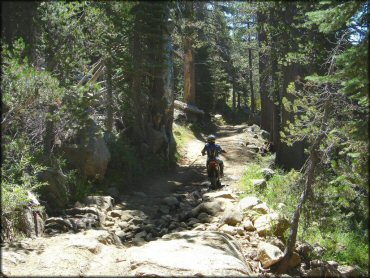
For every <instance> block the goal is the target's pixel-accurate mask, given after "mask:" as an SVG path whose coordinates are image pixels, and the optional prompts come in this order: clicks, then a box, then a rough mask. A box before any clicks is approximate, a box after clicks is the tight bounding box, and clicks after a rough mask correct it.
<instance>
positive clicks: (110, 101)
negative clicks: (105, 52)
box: [105, 59, 113, 133]
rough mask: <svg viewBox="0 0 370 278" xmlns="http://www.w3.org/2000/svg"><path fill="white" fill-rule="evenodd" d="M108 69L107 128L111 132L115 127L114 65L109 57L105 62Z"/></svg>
mask: <svg viewBox="0 0 370 278" xmlns="http://www.w3.org/2000/svg"><path fill="white" fill-rule="evenodd" d="M105 64H106V65H105V66H106V69H107V119H106V129H107V131H108V132H109V133H111V132H112V129H113V91H112V65H111V60H110V59H108V60H107V62H106V63H105Z"/></svg>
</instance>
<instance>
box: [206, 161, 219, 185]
mask: <svg viewBox="0 0 370 278" xmlns="http://www.w3.org/2000/svg"><path fill="white" fill-rule="evenodd" d="M207 172H208V177H209V181H210V182H211V189H216V188H219V187H221V181H220V165H218V162H217V160H215V159H212V160H210V161H209V163H208V169H207Z"/></svg>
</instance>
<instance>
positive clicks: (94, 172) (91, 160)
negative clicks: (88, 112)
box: [62, 122, 111, 180]
mask: <svg viewBox="0 0 370 278" xmlns="http://www.w3.org/2000/svg"><path fill="white" fill-rule="evenodd" d="M98 131H99V128H98V126H97V124H95V123H94V122H91V123H90V126H89V127H88V128H87V129H86V130H84V131H82V132H80V133H79V134H78V135H77V136H76V138H74V140H75V141H76V142H77V144H68V145H64V146H63V147H62V151H63V152H64V154H65V157H66V158H67V160H68V161H70V162H71V163H72V164H73V165H74V166H75V167H77V168H78V169H80V171H81V172H82V173H83V174H85V175H86V176H87V177H91V178H96V179H98V180H102V179H103V178H104V175H105V172H106V170H107V166H108V163H109V161H110V158H111V154H110V152H109V149H108V146H107V144H106V142H105V141H104V138H103V137H101V136H99V135H98Z"/></svg>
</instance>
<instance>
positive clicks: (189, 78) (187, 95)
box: [184, 37, 195, 104]
mask: <svg viewBox="0 0 370 278" xmlns="http://www.w3.org/2000/svg"><path fill="white" fill-rule="evenodd" d="M184 63H185V89H184V100H185V102H186V103H189V104H194V103H195V69H194V53H193V40H192V39H191V38H189V37H188V38H185V58H184Z"/></svg>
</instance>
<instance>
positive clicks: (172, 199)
mask: <svg viewBox="0 0 370 278" xmlns="http://www.w3.org/2000/svg"><path fill="white" fill-rule="evenodd" d="M163 202H164V203H165V204H166V205H167V206H169V207H175V206H177V205H179V201H178V200H177V198H176V197H173V196H169V197H166V198H164V200H163Z"/></svg>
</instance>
